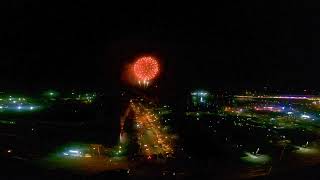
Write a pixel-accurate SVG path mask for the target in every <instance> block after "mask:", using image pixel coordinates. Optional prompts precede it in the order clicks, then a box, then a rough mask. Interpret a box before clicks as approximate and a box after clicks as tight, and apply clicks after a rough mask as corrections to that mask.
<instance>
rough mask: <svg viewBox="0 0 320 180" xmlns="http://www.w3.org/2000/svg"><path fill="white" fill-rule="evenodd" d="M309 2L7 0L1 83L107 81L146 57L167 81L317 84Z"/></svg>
mask: <svg viewBox="0 0 320 180" xmlns="http://www.w3.org/2000/svg"><path fill="white" fill-rule="evenodd" d="M317 11H318V9H316V8H314V6H312V5H311V4H300V3H294V2H292V1H290V2H282V1H281V3H280V2H278V3H277V4H269V3H268V1H259V2H254V3H253V2H241V3H231V2H229V1H224V2H223V1H221V2H215V3H213V4H200V3H199V4H195V3H194V2H193V3H187V2H184V3H182V4H181V3H179V4H173V3H172V2H171V3H164V2H163V1H159V2H155V1H149V2H148V3H136V2H131V3H127V2H118V3H117V4H114V3H109V2H104V3H103V4H102V3H93V2H91V1H80V2H78V3H66V2H63V3H60V4H59V3H54V4H53V3H52V4H51V3H48V2H45V3H44V2H42V1H31V2H30V1H10V2H9V3H4V2H1V42H0V45H1V48H0V56H1V61H0V62H1V64H0V65H1V70H2V71H1V80H2V83H1V86H2V88H29V87H30V86H32V87H39V88H41V87H110V88H113V87H115V86H117V85H119V84H121V82H120V76H121V72H122V68H123V66H125V65H126V64H128V63H132V60H133V59H134V58H135V57H137V55H140V54H154V55H156V56H157V57H159V59H161V63H162V67H163V72H162V76H161V78H160V79H159V84H161V85H162V86H168V87H172V86H175V87H178V88H182V87H211V88H262V87H264V86H268V87H273V88H302V89H303V88H316V89H319V88H320V80H319V76H318V73H319V71H318V67H319V65H320V61H319V59H320V43H319V42H320V31H319V28H320V26H319V25H320V17H319V16H315V12H317Z"/></svg>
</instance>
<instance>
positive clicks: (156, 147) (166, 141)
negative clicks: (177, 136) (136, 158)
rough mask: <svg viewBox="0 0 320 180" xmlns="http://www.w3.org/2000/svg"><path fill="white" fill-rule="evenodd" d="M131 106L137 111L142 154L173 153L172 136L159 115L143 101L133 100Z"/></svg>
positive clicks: (136, 116)
mask: <svg viewBox="0 0 320 180" xmlns="http://www.w3.org/2000/svg"><path fill="white" fill-rule="evenodd" d="M131 108H132V110H133V111H134V113H135V121H136V129H137V133H138V144H139V145H140V149H141V152H142V154H144V155H147V156H149V155H152V154H162V155H165V154H171V153H173V149H172V143H173V140H172V136H170V135H169V134H167V132H166V131H165V130H164V128H163V127H162V125H161V123H160V122H159V117H158V116H157V115H156V114H154V113H153V112H152V110H151V109H149V108H147V107H145V106H144V105H143V104H142V103H134V102H131Z"/></svg>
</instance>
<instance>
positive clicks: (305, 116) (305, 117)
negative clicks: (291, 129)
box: [301, 114, 310, 119]
mask: <svg viewBox="0 0 320 180" xmlns="http://www.w3.org/2000/svg"><path fill="white" fill-rule="evenodd" d="M301 118H303V119H309V118H310V116H308V115H305V114H302V115H301Z"/></svg>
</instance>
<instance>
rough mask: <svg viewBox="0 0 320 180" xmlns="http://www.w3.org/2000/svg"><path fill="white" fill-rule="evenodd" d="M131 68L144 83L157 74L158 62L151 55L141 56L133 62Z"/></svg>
mask: <svg viewBox="0 0 320 180" xmlns="http://www.w3.org/2000/svg"><path fill="white" fill-rule="evenodd" d="M133 70H134V73H135V75H136V77H137V79H138V81H139V82H140V81H143V82H144V83H145V82H148V81H150V80H152V79H154V78H155V77H156V76H157V75H158V73H159V64H158V61H157V60H156V59H155V58H153V57H150V56H147V57H142V58H139V59H138V60H137V61H136V62H135V64H134V66H133Z"/></svg>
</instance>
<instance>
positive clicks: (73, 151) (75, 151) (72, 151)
mask: <svg viewBox="0 0 320 180" xmlns="http://www.w3.org/2000/svg"><path fill="white" fill-rule="evenodd" d="M69 152H71V153H77V154H78V153H79V151H77V150H69Z"/></svg>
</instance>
